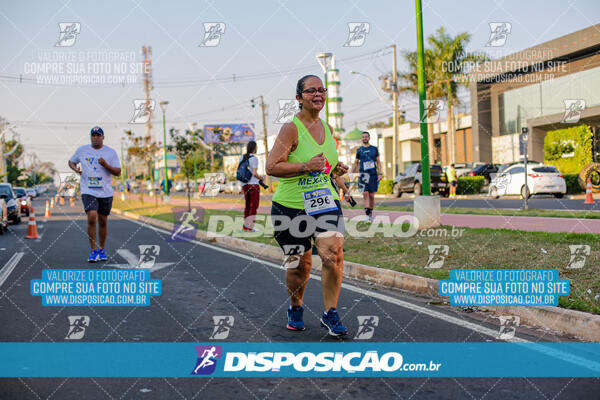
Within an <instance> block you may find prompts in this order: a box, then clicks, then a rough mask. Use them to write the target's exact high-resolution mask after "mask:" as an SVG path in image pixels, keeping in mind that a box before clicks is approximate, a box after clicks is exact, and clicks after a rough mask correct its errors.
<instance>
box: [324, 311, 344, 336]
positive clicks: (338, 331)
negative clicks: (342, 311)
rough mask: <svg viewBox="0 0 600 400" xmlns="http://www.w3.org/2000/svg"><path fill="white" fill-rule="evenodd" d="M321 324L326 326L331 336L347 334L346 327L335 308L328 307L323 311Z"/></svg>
mask: <svg viewBox="0 0 600 400" xmlns="http://www.w3.org/2000/svg"><path fill="white" fill-rule="evenodd" d="M321 326H322V327H324V328H327V330H328V331H329V334H330V335H331V336H342V335H347V334H348V328H346V327H345V326H344V325H343V324H342V321H340V316H339V315H338V312H337V310H336V309H335V308H330V309H329V311H327V313H325V312H324V313H323V316H321Z"/></svg>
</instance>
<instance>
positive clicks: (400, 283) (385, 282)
mask: <svg viewBox="0 0 600 400" xmlns="http://www.w3.org/2000/svg"><path fill="white" fill-rule="evenodd" d="M112 211H113V212H114V213H115V214H118V215H121V216H123V217H126V218H130V219H133V220H136V221H141V222H144V223H146V224H148V225H152V226H156V227H159V228H163V229H166V230H169V231H170V230H172V229H173V223H172V222H166V221H161V220H157V219H155V218H150V217H146V216H143V215H139V214H135V213H132V212H129V211H121V210H119V209H115V208H113V209H112ZM196 239H197V240H202V241H207V242H211V243H217V244H219V245H222V246H223V247H227V248H229V249H233V250H237V251H243V252H246V253H251V254H260V256H261V257H265V258H270V259H272V260H277V261H282V262H283V259H284V257H283V253H282V252H281V249H280V248H279V247H275V246H270V245H267V244H264V243H257V242H252V241H250V240H244V239H240V238H235V237H231V236H225V235H220V234H213V235H211V236H210V237H209V236H208V234H207V232H206V231H200V230H197V231H196ZM314 270H316V271H321V259H320V257H319V256H313V271H314ZM344 277H347V278H351V279H356V280H359V281H362V282H365V283H369V284H374V285H378V286H382V287H385V288H389V289H397V290H403V291H407V292H410V293H413V294H417V295H421V296H426V297H429V298H432V299H435V300H440V299H443V297H440V296H439V295H438V280H437V279H431V278H425V277H422V276H417V275H411V274H407V273H404V272H400V271H394V270H390V269H383V268H378V267H372V266H370V265H364V264H359V263H354V262H351V261H344ZM485 310H487V311H489V312H491V313H493V314H496V315H515V316H518V317H520V319H521V322H520V323H521V324H523V325H529V326H533V327H537V328H542V329H544V330H547V331H555V332H558V333H560V334H562V335H568V336H574V337H577V338H579V339H583V340H585V341H591V342H600V315H595V314H590V313H586V312H583V311H577V310H570V309H566V308H560V307H551V306H549V307H536V306H531V307H514V306H506V307H485Z"/></svg>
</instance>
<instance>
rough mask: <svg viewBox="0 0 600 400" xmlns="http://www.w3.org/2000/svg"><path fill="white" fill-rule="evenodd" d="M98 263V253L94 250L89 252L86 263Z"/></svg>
mask: <svg viewBox="0 0 600 400" xmlns="http://www.w3.org/2000/svg"><path fill="white" fill-rule="evenodd" d="M96 261H98V251H97V250H96V249H94V250H92V251H90V256H89V257H88V262H96Z"/></svg>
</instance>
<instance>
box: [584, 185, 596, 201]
mask: <svg viewBox="0 0 600 400" xmlns="http://www.w3.org/2000/svg"><path fill="white" fill-rule="evenodd" d="M584 204H594V196H592V180H591V179H588V181H587V185H586V186H585V203H584Z"/></svg>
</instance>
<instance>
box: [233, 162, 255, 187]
mask: <svg viewBox="0 0 600 400" xmlns="http://www.w3.org/2000/svg"><path fill="white" fill-rule="evenodd" d="M250 157H253V156H250ZM250 157H248V159H247V160H246V161H244V159H243V158H242V160H241V161H240V163H239V164H238V167H237V172H236V173H235V178H236V179H237V180H238V181H240V182H242V183H248V182H250V179H252V171H251V170H250Z"/></svg>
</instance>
